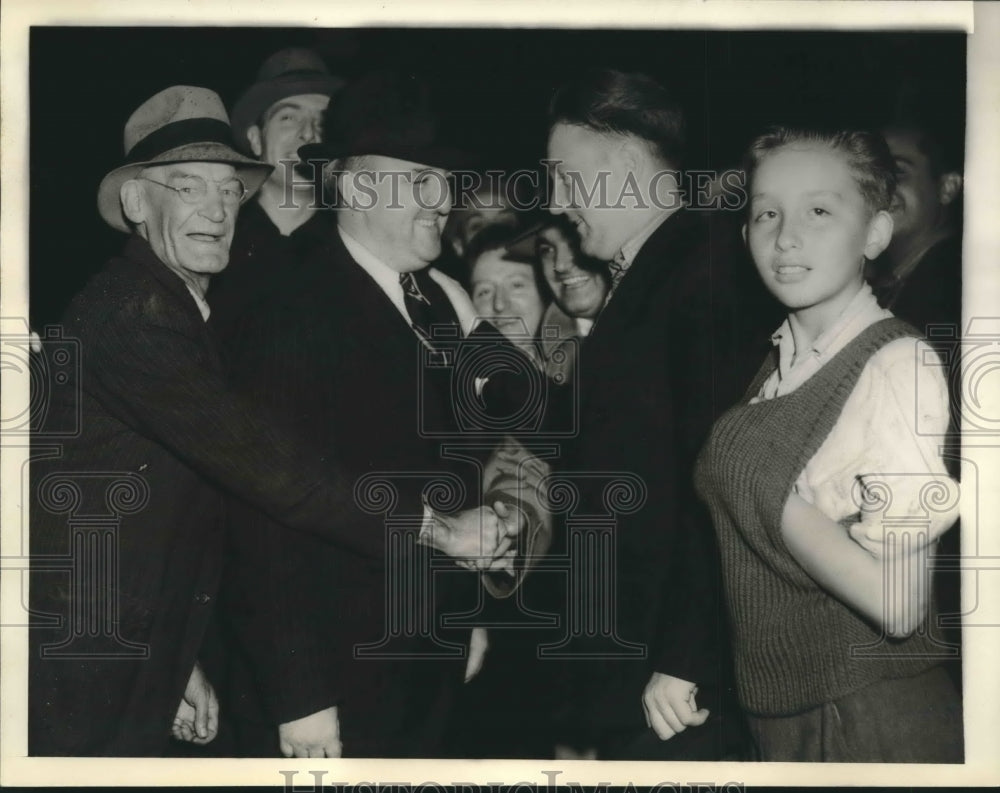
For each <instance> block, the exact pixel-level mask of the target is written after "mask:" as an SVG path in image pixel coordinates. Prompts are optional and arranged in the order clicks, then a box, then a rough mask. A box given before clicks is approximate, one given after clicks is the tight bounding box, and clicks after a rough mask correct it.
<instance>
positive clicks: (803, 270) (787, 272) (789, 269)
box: [771, 264, 809, 283]
mask: <svg viewBox="0 0 1000 793" xmlns="http://www.w3.org/2000/svg"><path fill="white" fill-rule="evenodd" d="M771 269H772V270H773V271H774V277H775V280H777V281H778V282H779V283H786V282H790V281H798V280H800V279H801V278H804V277H805V276H806V275H807V274H808V272H809V268H808V267H806V266H805V265H804V264H775V265H773V266H772V267H771Z"/></svg>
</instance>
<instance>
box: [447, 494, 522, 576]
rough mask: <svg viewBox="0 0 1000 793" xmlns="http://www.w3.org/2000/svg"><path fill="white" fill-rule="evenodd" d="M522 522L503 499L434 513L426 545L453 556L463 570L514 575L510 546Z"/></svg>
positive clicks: (519, 516) (517, 512) (516, 510)
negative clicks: (503, 572) (448, 512)
mask: <svg viewBox="0 0 1000 793" xmlns="http://www.w3.org/2000/svg"><path fill="white" fill-rule="evenodd" d="M521 523H522V515H521V512H520V510H518V509H517V508H515V507H512V506H509V505H507V504H504V503H503V502H502V501H496V502H494V504H493V506H492V507H488V506H485V505H484V506H480V507H476V508H475V509H466V510H463V511H461V512H456V513H454V514H452V515H439V514H436V513H435V514H434V515H433V516H432V520H431V527H430V541H429V543H428V544H429V545H431V546H432V547H433V548H436V549H438V550H439V551H442V552H444V553H446V554H448V555H449V556H451V557H454V559H455V561H456V563H457V564H459V565H460V566H461V567H465V568H466V569H469V570H506V571H507V572H508V573H510V574H513V561H514V555H515V554H516V549H515V548H514V547H513V546H514V542H515V540H516V538H517V535H518V533H519V532H520V531H521V529H522V526H521Z"/></svg>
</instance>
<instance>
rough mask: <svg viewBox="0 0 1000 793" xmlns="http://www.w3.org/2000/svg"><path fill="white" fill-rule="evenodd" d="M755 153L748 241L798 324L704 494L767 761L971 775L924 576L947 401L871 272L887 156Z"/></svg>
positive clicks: (928, 358) (801, 149)
mask: <svg viewBox="0 0 1000 793" xmlns="http://www.w3.org/2000/svg"><path fill="white" fill-rule="evenodd" d="M748 159H749V163H748V168H747V176H748V180H749V182H748V184H749V191H748V192H749V194H750V211H749V215H748V218H747V224H746V226H745V227H744V237H745V239H746V241H747V244H748V245H749V248H750V252H751V254H752V255H753V259H754V262H755V263H756V266H757V270H758V272H759V274H760V276H761V278H762V279H763V280H764V283H765V284H766V286H767V287H768V289H769V290H770V291H771V293H772V294H774V295H775V297H777V298H778V300H780V301H781V302H782V304H784V305H785V306H786V307H787V309H788V318H787V319H786V320H785V322H784V323H783V324H782V325H781V327H780V328H778V330H777V331H776V332H775V334H774V336H773V342H774V344H775V347H776V350H775V354H774V355H773V356H772V357H770V358H769V359H768V360H767V361H766V362H765V364H764V366H763V367H762V368H761V370H760V372H759V373H758V375H757V377H756V378H755V379H754V382H753V383H752V384H751V386H750V388H749V390H748V391H747V394H746V397H745V399H744V401H743V402H741V403H740V404H738V405H736V406H735V407H733V408H732V409H730V410H729V411H728V412H727V413H726V414H725V415H723V416H722V418H720V419H719V421H718V422H717V423H716V425H715V427H714V428H713V430H712V434H711V436H710V438H709V440H708V442H707V444H706V446H705V448H704V449H703V450H702V453H701V456H700V458H699V461H698V466H697V470H696V481H697V485H698V489H699V492H700V493H701V495H702V497H703V498H704V499H705V501H706V502H707V503H708V505H709V507H710V509H711V512H712V517H713V520H714V522H715V525H716V531H717V534H718V537H719V541H720V547H721V550H722V556H723V567H724V574H725V586H726V599H727V602H728V607H729V614H730V620H731V623H732V627H733V631H734V646H735V655H736V670H737V681H738V690H739V695H740V700H741V703H742V705H743V707H744V709H745V710H746V712H747V717H748V721H749V724H750V730H751V734H752V735H753V738H754V742H755V744H756V749H757V752H758V756H759V759H761V760H778V761H795V760H803V761H820V760H822V761H834V762H859V761H860V762H864V761H870V762H922V763H929V762H961V761H962V754H963V753H962V720H961V702H960V700H959V697H958V694H957V692H956V691H955V689H954V687H953V685H952V683H951V681H950V679H949V678H948V676H947V674H946V673H945V672H944V670H943V669H942V668H941V666H940V665H939V663H940V660H941V659H942V657H944V655H945V654H946V651H947V649H948V648H944V647H942V646H941V644H940V643H939V642H937V641H935V640H934V638H933V637H932V636H931V635H929V633H928V630H929V629H931V628H932V627H933V625H934V623H935V622H936V612H935V610H934V608H933V603H932V599H931V597H930V594H929V592H928V585H927V581H928V570H929V567H928V562H929V558H930V557H931V556H932V554H933V545H934V543H935V541H936V539H937V538H938V537H939V536H940V535H941V534H942V533H943V532H944V531H945V530H947V529H948V528H949V527H950V526H951V525H952V523H954V521H955V518H956V517H957V502H958V496H957V484H956V483H955V482H954V481H953V480H951V479H949V478H948V476H947V473H946V471H945V467H944V463H943V462H942V460H941V457H940V454H939V453H938V451H937V447H938V444H939V443H940V442H941V439H942V438H943V436H944V433H945V430H946V427H947V423H948V397H947V390H946V386H945V382H944V378H943V376H942V374H941V369H940V367H937V366H933V365H929V364H931V363H934V361H933V359H932V356H933V353H930V351H927V350H918V341H917V339H916V338H915V337H916V336H917V332H916V331H915V330H913V329H912V328H910V327H909V326H907V325H906V324H904V323H903V322H901V321H900V320H897V319H895V318H894V317H893V316H892V314H891V313H890V312H889V311H886V310H883V309H880V308H879V307H878V304H877V302H876V301H875V298H874V296H873V295H872V292H871V289H870V288H869V286H868V285H867V284H866V283H865V281H864V276H863V271H864V265H865V261H866V259H872V258H874V257H875V256H877V255H878V254H879V253H880V252H881V251H882V250H883V249H884V248H885V246H886V245H887V244H888V242H889V239H890V237H891V235H892V219H891V218H890V216H889V215H888V213H887V211H886V210H887V209H888V207H889V203H890V199H891V198H892V190H893V187H894V176H893V162H892V159H891V157H890V155H889V152H888V149H887V148H886V146H885V143H884V142H883V141H882V140H881V139H880V138H878V137H876V136H874V135H871V134H869V133H864V132H840V133H836V134H827V133H820V132H814V131H802V130H789V129H776V130H773V131H771V132H770V133H768V134H766V135H764V136H762V137H760V138H758V139H757V140H756V141H755V142H754V143H753V144H752V146H751V148H750V152H749V158H748Z"/></svg>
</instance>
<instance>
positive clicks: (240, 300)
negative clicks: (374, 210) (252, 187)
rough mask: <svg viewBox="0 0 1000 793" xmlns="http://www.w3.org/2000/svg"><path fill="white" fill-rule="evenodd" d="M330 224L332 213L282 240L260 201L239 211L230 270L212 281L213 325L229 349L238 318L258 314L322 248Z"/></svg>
mask: <svg viewBox="0 0 1000 793" xmlns="http://www.w3.org/2000/svg"><path fill="white" fill-rule="evenodd" d="M330 223H331V218H330V213H329V212H322V211H320V212H316V213H315V214H314V215H313V216H312V217H311V218H309V219H308V220H307V221H306V222H305V223H303V224H302V225H301V226H299V227H298V228H297V229H295V230H294V231H293V232H292V233H291V234H289V235H287V236H286V235H283V234H282V233H281V232H280V231H279V230H278V227H277V226H275V225H274V221H272V220H271V218H270V217H269V216H268V214H267V213H266V212H265V211H264V209H263V208H262V207H261V205H260V203H259V202H258V201H256V200H254V201H251V202H249V203H248V204H247V205H246V206H244V207H242V208H241V209H240V214H239V218H238V219H237V221H236V232H235V234H234V235H233V244H232V245H231V246H230V249H229V264H228V265H227V266H226V269H225V270H223V271H222V272H221V273H219V274H218V275H216V276H214V277H213V278H212V283H211V285H210V286H209V289H208V302H209V304H210V305H211V307H212V315H211V316H210V317H209V319H208V322H209V325H211V327H212V328H213V330H214V331H215V332H216V334H217V335H218V337H219V339H220V340H221V341H222V342H223V344H224V346H225V347H227V348H228V346H229V344H230V341H231V334H232V333H233V331H234V330H235V329H237V328H238V327H239V321H240V317H243V316H245V315H246V314H247V313H249V312H253V311H260V310H261V309H262V308H264V307H266V304H267V303H268V301H269V300H270V298H271V296H272V295H273V294H274V291H275V289H280V288H281V284H282V283H283V282H284V281H286V280H288V279H289V278H294V277H295V271H296V270H297V268H298V267H299V266H300V265H301V264H302V263H303V262H304V261H305V260H306V258H307V256H308V255H309V252H310V251H312V250H313V249H314V248H316V247H317V246H320V245H322V244H323V241H324V240H325V239H326V235H327V233H329V226H330Z"/></svg>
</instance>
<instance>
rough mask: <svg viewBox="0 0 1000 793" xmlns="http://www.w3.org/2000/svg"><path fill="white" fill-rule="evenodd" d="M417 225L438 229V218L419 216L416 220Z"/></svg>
mask: <svg viewBox="0 0 1000 793" xmlns="http://www.w3.org/2000/svg"><path fill="white" fill-rule="evenodd" d="M416 223H417V225H418V226H420V227H422V228H425V229H434V230H435V231H436V230H437V227H438V224H437V220H436V219H434V218H419V219H417V221H416Z"/></svg>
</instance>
